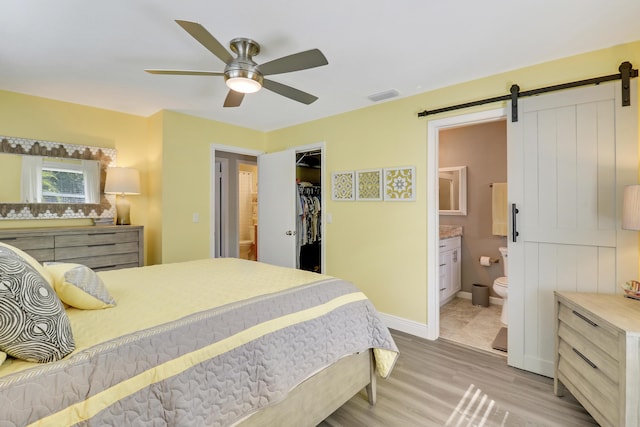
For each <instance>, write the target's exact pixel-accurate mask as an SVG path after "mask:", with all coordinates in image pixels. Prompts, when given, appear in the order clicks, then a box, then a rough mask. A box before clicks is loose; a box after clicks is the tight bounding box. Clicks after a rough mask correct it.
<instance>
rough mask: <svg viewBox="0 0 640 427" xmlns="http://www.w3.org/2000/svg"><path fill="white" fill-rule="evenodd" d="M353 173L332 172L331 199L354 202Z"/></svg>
mask: <svg viewBox="0 0 640 427" xmlns="http://www.w3.org/2000/svg"><path fill="white" fill-rule="evenodd" d="M354 181H355V180H354V172H353V171H345V172H333V174H331V199H332V200H354V199H355V183H354Z"/></svg>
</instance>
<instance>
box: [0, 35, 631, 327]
mask: <svg viewBox="0 0 640 427" xmlns="http://www.w3.org/2000/svg"><path fill="white" fill-rule="evenodd" d="M625 60H628V61H631V62H632V63H633V64H635V66H636V67H638V66H639V65H640V41H638V42H634V43H629V44H626V45H622V46H617V47H613V48H610V49H605V50H602V51H597V52H591V53H586V54H583V55H579V56H575V57H572V58H564V59H560V60H557V61H552V62H549V63H545V64H540V65H537V66H533V67H528V68H524V69H520V70H515V71H512V72H508V73H502V74H499V75H494V76H490V77H486V78H483V79H479V80H475V81H471V82H466V83H462V84H458V85H455V86H451V87H447V88H442V89H438V90H433V91H430V92H426V93H422V94H419V95H415V96H412V97H409V98H404V99H400V100H397V101H389V102H386V103H382V104H376V105H373V106H371V107H369V108H365V109H361V110H357V111H353V112H349V113H345V114H340V115H337V116H333V117H329V118H325V119H321V120H316V121H312V122H309V123H305V124H301V125H298V126H293V127H289V128H286V129H281V130H277V131H273V132H269V133H267V134H265V133H263V132H258V131H254V130H250V129H245V128H241V127H237V126H231V125H227V124H224V123H220V122H215V121H211V120H206V119H201V118H196V117H191V116H187V115H184V114H179V113H175V112H169V111H162V112H159V113H157V114H154V115H153V116H151V117H139V116H133V115H128V114H123V113H117V112H112V111H107V110H102V109H97V108H93V107H87V106H81V105H76V104H71V103H65V102H59V101H54V100H50V99H44V98H38V97H33V96H28V95H22V94H16V93H11V92H3V91H0V135H9V136H17V137H24V138H33V139H44V140H50V141H60V142H67V143H73V144H86V145H93V146H100V147H111V148H116V149H117V150H118V164H119V165H121V166H132V167H136V168H138V169H140V171H141V179H142V194H141V195H139V196H132V197H130V201H131V203H132V213H131V215H132V222H133V223H136V224H142V225H144V226H145V236H146V237H145V239H146V245H145V247H146V248H147V263H148V264H153V263H158V262H176V261H182V260H188V259H195V258H203V257H208V256H209V239H210V232H211V228H210V221H209V219H210V215H211V212H210V175H209V174H210V144H212V143H216V144H222V145H231V146H237V147H242V148H247V149H254V150H266V151H270V152H273V151H278V150H281V149H284V148H288V147H293V146H298V145H305V144H310V143H316V142H319V141H324V142H325V143H326V151H325V154H326V157H325V166H326V171H327V176H326V177H325V181H324V184H325V188H326V190H327V195H328V194H329V193H328V191H329V185H330V174H331V172H335V171H341V170H357V169H367V168H382V167H392V166H415V167H416V176H417V185H416V193H417V199H416V201H415V202H397V203H390V202H367V203H364V202H359V203H356V202H332V201H331V200H330V197H327V206H325V207H323V208H324V209H325V212H330V213H331V214H332V216H333V222H332V224H327V236H326V239H325V241H326V243H327V263H326V265H327V268H328V271H327V273H329V274H331V275H335V276H340V277H344V278H347V279H349V280H352V281H353V282H355V283H356V284H357V285H358V286H359V287H360V288H361V289H362V290H363V291H364V292H365V293H366V294H367V295H368V296H369V297H370V298H371V299H372V301H373V302H374V304H375V305H376V306H377V307H378V309H379V310H380V311H382V312H385V313H388V314H392V315H395V316H399V317H402V318H406V319H410V320H413V321H416V322H421V323H425V322H426V319H427V296H426V295H427V290H426V278H427V271H426V257H427V249H426V248H427V245H426V238H427V230H426V218H427V214H428V211H429V207H428V206H427V205H426V200H425V198H426V197H425V195H426V179H427V171H426V164H427V158H426V157H427V119H425V118H421V119H420V118H418V117H417V113H418V112H419V111H422V110H424V109H427V110H429V109H434V108H438V107H443V106H448V105H452V104H457V103H462V102H468V101H472V100H477V99H482V98H486V97H492V96H498V95H504V94H507V93H508V91H509V87H510V86H511V84H513V83H517V84H519V85H520V87H521V90H527V89H534V88H538V87H542V86H547V85H551V84H556V83H563V82H568V81H573V80H579V79H584V78H591V77H594V76H599V75H605V74H614V73H617V67H618V65H619V64H620V63H621V62H622V61H625ZM499 105H501V104H493V105H486V106H483V107H477V108H475V109H474V110H480V109H489V108H496V106H499ZM301 108H304V107H303V106H302V107H301ZM469 111H470V110H466V111H463V112H464V113H467V112H469ZM460 113H461V112H455V113H448V115H453V114H460ZM435 117H437V118H441V117H443V115H439V116H435ZM194 213H198V214H199V217H200V222H198V223H194V222H193V221H192V217H193V214H194ZM79 223H80V224H85V223H87V221H86V220H57V221H39V220H38V221H5V220H2V221H0V228H3V227H23V226H43V225H47V226H56V225H58V226H60V225H73V224H79Z"/></svg>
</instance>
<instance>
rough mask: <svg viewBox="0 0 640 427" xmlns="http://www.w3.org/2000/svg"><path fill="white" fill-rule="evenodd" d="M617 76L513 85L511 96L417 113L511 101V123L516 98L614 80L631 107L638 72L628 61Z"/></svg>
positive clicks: (624, 101)
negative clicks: (532, 86)
mask: <svg viewBox="0 0 640 427" xmlns="http://www.w3.org/2000/svg"><path fill="white" fill-rule="evenodd" d="M618 71H620V73H618V74H610V75H608V76H601V77H594V78H592V79H585V80H578V81H574V82H570V83H562V84H558V85H553V86H547V87H543V88H539V89H532V90H526V91H523V92H520V86H518V85H516V84H514V85H511V89H510V91H511V94H509V95H502V96H495V97H493V98H486V99H481V100H478V101H471V102H465V103H463V104H457V105H451V106H449V107H443V108H437V109H435V110H424V111H421V112H419V113H418V117H426V116H429V115H432V114H439V113H444V112H447V111H454V110H460V109H462V108H468V107H475V106H478V105H484V104H490V103H492V102H497V101H509V100H510V101H511V121H512V122H517V121H518V98H522V97H525V96H533V95H539V94H541V93H547V92H554V91H558V90H563V89H571V88H574V87H579V86H589V85H598V84H600V83H604V82H610V81H614V80H622V106H623V107H626V106H628V105H631V93H630V85H629V79H631V78H634V77H638V70H637V69H633V66H632V65H631V63H630V62H629V61H625V62H623V63H621V64H620V66H619V67H618Z"/></svg>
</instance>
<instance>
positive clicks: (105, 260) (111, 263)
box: [58, 253, 139, 271]
mask: <svg viewBox="0 0 640 427" xmlns="http://www.w3.org/2000/svg"><path fill="white" fill-rule="evenodd" d="M58 261H61V262H73V263H76V264H83V265H86V266H87V267H89V268H91V269H92V270H96V271H101V270H115V269H118V268H128V267H138V266H139V261H138V254H137V253H127V254H117V255H106V256H95V257H82V258H73V259H69V260H58Z"/></svg>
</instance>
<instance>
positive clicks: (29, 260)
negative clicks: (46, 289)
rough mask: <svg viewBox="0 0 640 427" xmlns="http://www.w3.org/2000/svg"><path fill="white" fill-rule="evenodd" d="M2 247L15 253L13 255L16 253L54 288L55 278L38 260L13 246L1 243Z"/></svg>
mask: <svg viewBox="0 0 640 427" xmlns="http://www.w3.org/2000/svg"><path fill="white" fill-rule="evenodd" d="M0 246H2V247H5V248H7V249H9V250H10V251H13V253H15V254H16V255H17V256H19V257H20V258H22V259H23V260H24V261H25V262H26V263H27V264H29V265H30V266H31V267H33V268H34V269H35V270H36V271H37V272H38V273H40V275H41V276H42V277H43V278H44V280H46V281H47V283H49V285H50V286H53V277H51V274H50V273H49V272H48V271H47V269H46V268H44V267H43V266H42V264H40V263H39V262H38V260H37V259H35V258H34V257H32V256H31V255H29V254H28V253H26V252H25V251H23V250H20V249H18V248H16V247H15V246H11V245H8V244H6V243H3V242H0Z"/></svg>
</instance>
